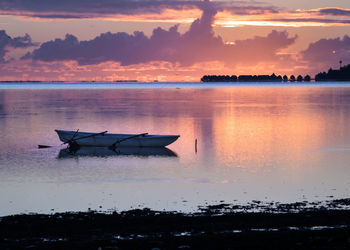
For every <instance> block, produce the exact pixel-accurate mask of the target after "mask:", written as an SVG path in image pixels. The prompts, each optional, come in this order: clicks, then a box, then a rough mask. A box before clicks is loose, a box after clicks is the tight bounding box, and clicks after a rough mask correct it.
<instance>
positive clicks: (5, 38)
mask: <svg viewBox="0 0 350 250" xmlns="http://www.w3.org/2000/svg"><path fill="white" fill-rule="evenodd" d="M34 45H35V44H34V43H32V39H31V37H30V36H29V35H28V34H25V35H24V36H19V37H14V38H11V37H10V36H9V35H7V34H6V31H5V30H0V63H4V62H5V54H6V52H7V49H8V48H27V47H30V46H34Z"/></svg>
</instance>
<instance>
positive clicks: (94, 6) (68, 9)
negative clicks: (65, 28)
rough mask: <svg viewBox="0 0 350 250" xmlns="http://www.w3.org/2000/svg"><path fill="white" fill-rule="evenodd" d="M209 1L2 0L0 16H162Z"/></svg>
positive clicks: (229, 5)
mask: <svg viewBox="0 0 350 250" xmlns="http://www.w3.org/2000/svg"><path fill="white" fill-rule="evenodd" d="M207 2H208V1H199V0H197V1H195V0H118V1H115V0H99V1H92V0H74V1H71V0H61V1H59V2H57V1H56V0H35V1H28V0H16V1H13V0H1V1H0V10H1V11H0V13H1V14H3V15H18V16H28V17H39V18H63V19H65V18H93V17H105V16H111V15H116V14H121V15H137V14H147V13H158V14H159V13H162V12H163V11H164V10H165V9H173V10H183V9H202V8H203V6H204V5H206V4H207ZM211 5H212V6H213V7H214V8H215V9H217V10H228V11H231V12H233V13H236V14H240V13H241V14H247V13H265V12H277V11H278V9H277V8H276V7H273V6H267V5H266V4H264V3H261V2H249V3H246V2H245V1H212V2H211Z"/></svg>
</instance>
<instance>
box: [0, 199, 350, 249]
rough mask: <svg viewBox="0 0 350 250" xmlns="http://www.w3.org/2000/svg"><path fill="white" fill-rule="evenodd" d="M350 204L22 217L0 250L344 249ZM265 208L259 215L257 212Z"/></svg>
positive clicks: (2, 228)
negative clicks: (191, 211)
mask: <svg viewBox="0 0 350 250" xmlns="http://www.w3.org/2000/svg"><path fill="white" fill-rule="evenodd" d="M349 204H350V199H343V200H333V201H329V202H326V203H325V204H321V203H319V204H316V203H308V202H299V203H293V204H262V203H261V202H259V201H253V202H252V203H251V204H249V205H246V206H239V205H232V204H219V205H213V206H208V207H203V208H201V209H200V211H199V212H197V213H192V214H183V213H178V212H164V211H163V212H160V211H152V210H150V209H147V208H145V209H135V210H129V211H124V212H116V211H115V212H111V213H101V212H97V211H88V212H78V213H56V214H52V215H44V214H24V215H13V216H6V217H2V218H1V219H0V248H1V249H27V248H33V249H38V248H39V249H40V248H45V249H99V248H101V249H157V248H158V249H236V248H238V249H261V248H268V249H276V248H277V249H281V248H283V249H300V248H305V249H347V248H349V247H350V209H349V208H348V206H349ZM258 208H260V211H259V212H252V211H253V210H257V209H258Z"/></svg>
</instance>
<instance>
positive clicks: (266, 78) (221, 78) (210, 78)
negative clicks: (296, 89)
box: [201, 73, 311, 82]
mask: <svg viewBox="0 0 350 250" xmlns="http://www.w3.org/2000/svg"><path fill="white" fill-rule="evenodd" d="M201 81H202V82H295V81H297V82H302V81H305V82H309V81H311V77H310V76H309V75H306V76H304V77H303V76H301V75H298V76H297V77H295V76H294V75H291V76H290V77H288V76H287V75H284V76H283V77H282V76H281V75H278V76H277V75H275V74H274V73H273V74H272V75H240V76H236V75H232V76H229V75H205V76H203V77H202V78H201Z"/></svg>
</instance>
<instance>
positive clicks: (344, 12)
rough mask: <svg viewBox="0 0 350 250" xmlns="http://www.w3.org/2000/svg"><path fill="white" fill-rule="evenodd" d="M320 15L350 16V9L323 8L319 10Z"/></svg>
mask: <svg viewBox="0 0 350 250" xmlns="http://www.w3.org/2000/svg"><path fill="white" fill-rule="evenodd" d="M318 13H319V14H321V15H332V16H350V9H341V8H322V9H319V10H318Z"/></svg>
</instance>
